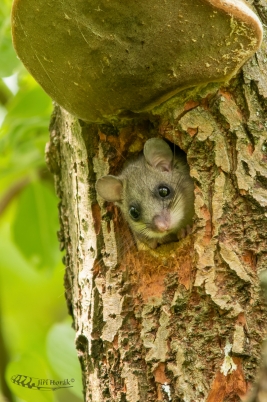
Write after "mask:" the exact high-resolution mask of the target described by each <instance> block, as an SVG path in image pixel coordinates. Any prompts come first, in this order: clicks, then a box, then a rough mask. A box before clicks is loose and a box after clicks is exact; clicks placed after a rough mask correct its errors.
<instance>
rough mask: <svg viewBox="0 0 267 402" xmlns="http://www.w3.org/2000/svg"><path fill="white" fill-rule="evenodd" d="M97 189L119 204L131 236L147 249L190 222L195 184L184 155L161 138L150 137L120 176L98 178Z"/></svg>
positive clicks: (172, 238) (166, 240)
mask: <svg viewBox="0 0 267 402" xmlns="http://www.w3.org/2000/svg"><path fill="white" fill-rule="evenodd" d="M96 190H97V192H98V194H99V195H100V196H101V197H102V198H104V199H105V200H106V201H112V202H114V203H115V204H116V205H118V206H119V207H120V209H121V211H122V214H123V216H124V218H125V219H126V221H127V222H128V224H129V225H130V228H131V230H132V232H133V234H134V236H135V237H136V238H137V239H138V240H139V241H141V242H143V243H145V244H147V245H148V246H149V247H150V248H156V247H157V246H158V245H160V244H163V243H168V242H170V241H175V240H177V236H178V234H179V232H180V231H181V229H183V228H186V227H188V225H190V224H191V223H192V218H193V215H194V184H193V180H192V178H191V177H190V175H189V166H188V164H187V162H186V157H185V155H184V154H182V152H181V151H180V153H176V152H175V153H173V151H172V150H171V148H170V146H169V145H168V144H167V143H166V142H165V141H164V140H162V139H160V138H151V139H149V140H148V141H147V142H146V143H145V146H144V151H143V155H141V156H139V157H138V158H136V159H132V160H129V161H127V162H126V163H125V165H124V167H123V170H122V172H121V174H120V175H118V176H112V175H107V176H103V177H101V178H100V179H99V180H98V181H97V183H96Z"/></svg>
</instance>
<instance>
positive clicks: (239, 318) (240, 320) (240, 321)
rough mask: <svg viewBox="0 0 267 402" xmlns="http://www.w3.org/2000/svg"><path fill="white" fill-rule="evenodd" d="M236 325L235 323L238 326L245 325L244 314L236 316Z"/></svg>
mask: <svg viewBox="0 0 267 402" xmlns="http://www.w3.org/2000/svg"><path fill="white" fill-rule="evenodd" d="M236 323H237V324H240V325H242V326H244V325H246V323H247V320H246V316H245V314H244V313H240V314H239V315H238V317H237V320H236Z"/></svg>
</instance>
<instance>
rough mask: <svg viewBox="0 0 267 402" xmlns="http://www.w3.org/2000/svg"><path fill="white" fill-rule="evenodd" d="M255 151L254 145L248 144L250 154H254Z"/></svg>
mask: <svg viewBox="0 0 267 402" xmlns="http://www.w3.org/2000/svg"><path fill="white" fill-rule="evenodd" d="M253 152H254V147H253V145H252V144H248V153H249V155H252V154H253Z"/></svg>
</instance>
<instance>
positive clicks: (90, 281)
mask: <svg viewBox="0 0 267 402" xmlns="http://www.w3.org/2000/svg"><path fill="white" fill-rule="evenodd" d="M265 47H266V45H265V44H263V47H262V50H261V51H260V52H258V54H257V57H254V58H253V59H252V60H250V61H249V62H248V63H247V64H246V65H245V66H244V68H243V71H242V72H240V73H239V74H238V76H237V77H236V78H235V79H233V80H232V81H231V83H230V84H229V85H228V86H225V87H220V88H219V87H218V86H217V87H216V86H215V85H212V84H210V85H208V86H206V87H205V88H197V89H194V90H187V91H184V92H183V93H181V94H180V95H178V96H176V97H174V98H172V99H171V100H170V101H168V102H167V103H165V104H164V105H162V106H161V107H158V108H156V109H154V111H153V113H150V114H145V115H140V116H138V117H135V118H133V119H132V120H122V121H121V122H120V123H117V124H115V125H112V124H110V125H96V124H85V123H83V122H81V121H78V120H77V119H75V118H74V117H72V116H71V115H69V114H68V113H67V112H65V111H64V110H63V109H61V108H59V107H56V109H55V112H54V116H53V119H52V123H51V140H50V143H49V144H48V147H47V159H48V164H49V166H50V169H51V171H52V172H53V173H54V175H55V181H56V188H57V194H58V196H59V198H60V206H59V212H60V222H61V231H60V233H59V240H60V244H61V248H62V249H63V248H65V250H66V256H65V264H66V274H65V288H66V298H67V302H68V306H69V310H70V313H71V315H72V316H73V323H74V328H75V331H76V347H77V350H78V355H79V359H80V362H81V367H82V372H83V381H84V392H85V400H86V401H93V402H101V401H103V402H104V401H105V402H107V401H128V402H146V401H151V402H155V401H172V402H178V401H179V402H180V401H185V402H193V401H198V402H202V401H203V402H204V401H207V402H215V401H216V402H227V401H229V402H230V401H241V400H243V398H244V396H245V395H246V393H247V392H248V390H249V389H250V388H251V384H252V383H253V381H254V379H255V376H256V373H257V369H258V366H259V364H260V360H261V344H262V340H263V339H264V337H265V336H266V325H265V322H266V321H265V320H266V312H265V307H264V302H263V296H262V294H261V290H260V286H259V273H261V271H263V270H264V269H265V267H266V262H265V261H266V258H267V256H266V254H267V251H266V250H267V210H266V206H267V192H266V187H267V179H266V177H267V168H266V161H267V124H266V105H267V71H266V64H265V55H264V52H265ZM155 136H161V137H164V138H166V139H168V140H170V141H171V142H173V143H174V144H176V145H178V146H179V147H180V148H182V149H183V150H184V151H185V152H186V153H187V159H188V163H189V165H190V172H191V176H192V177H193V178H194V180H195V219H194V226H193V231H192V234H191V235H189V236H187V237H186V238H185V239H183V240H181V241H179V242H177V243H171V244H167V245H163V246H161V247H159V248H158V249H156V250H148V249H143V250H137V248H136V246H135V243H134V240H133V237H132V235H131V233H130V231H129V229H128V227H127V225H126V224H125V222H124V221H123V219H122V217H121V215H120V213H119V211H118V210H117V208H116V207H114V206H113V205H112V204H110V203H106V202H105V203H103V201H102V200H101V199H99V198H98V197H97V195H96V192H95V187H94V184H95V181H96V180H97V179H98V178H99V177H101V176H102V175H104V174H108V173H111V174H116V173H118V172H119V171H120V169H121V167H122V165H123V163H124V160H125V159H127V158H128V157H129V156H130V155H132V154H134V153H137V152H140V151H141V150H142V148H143V144H144V143H145V141H146V140H147V139H148V138H150V137H155Z"/></svg>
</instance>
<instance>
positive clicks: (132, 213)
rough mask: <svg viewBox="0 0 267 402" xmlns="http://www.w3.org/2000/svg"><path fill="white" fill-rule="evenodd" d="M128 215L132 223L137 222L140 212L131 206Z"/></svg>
mask: <svg viewBox="0 0 267 402" xmlns="http://www.w3.org/2000/svg"><path fill="white" fill-rule="evenodd" d="M129 215H130V217H131V218H132V219H133V220H134V221H137V219H138V218H139V217H140V211H139V209H138V208H136V207H134V206H131V207H130V208H129Z"/></svg>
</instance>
